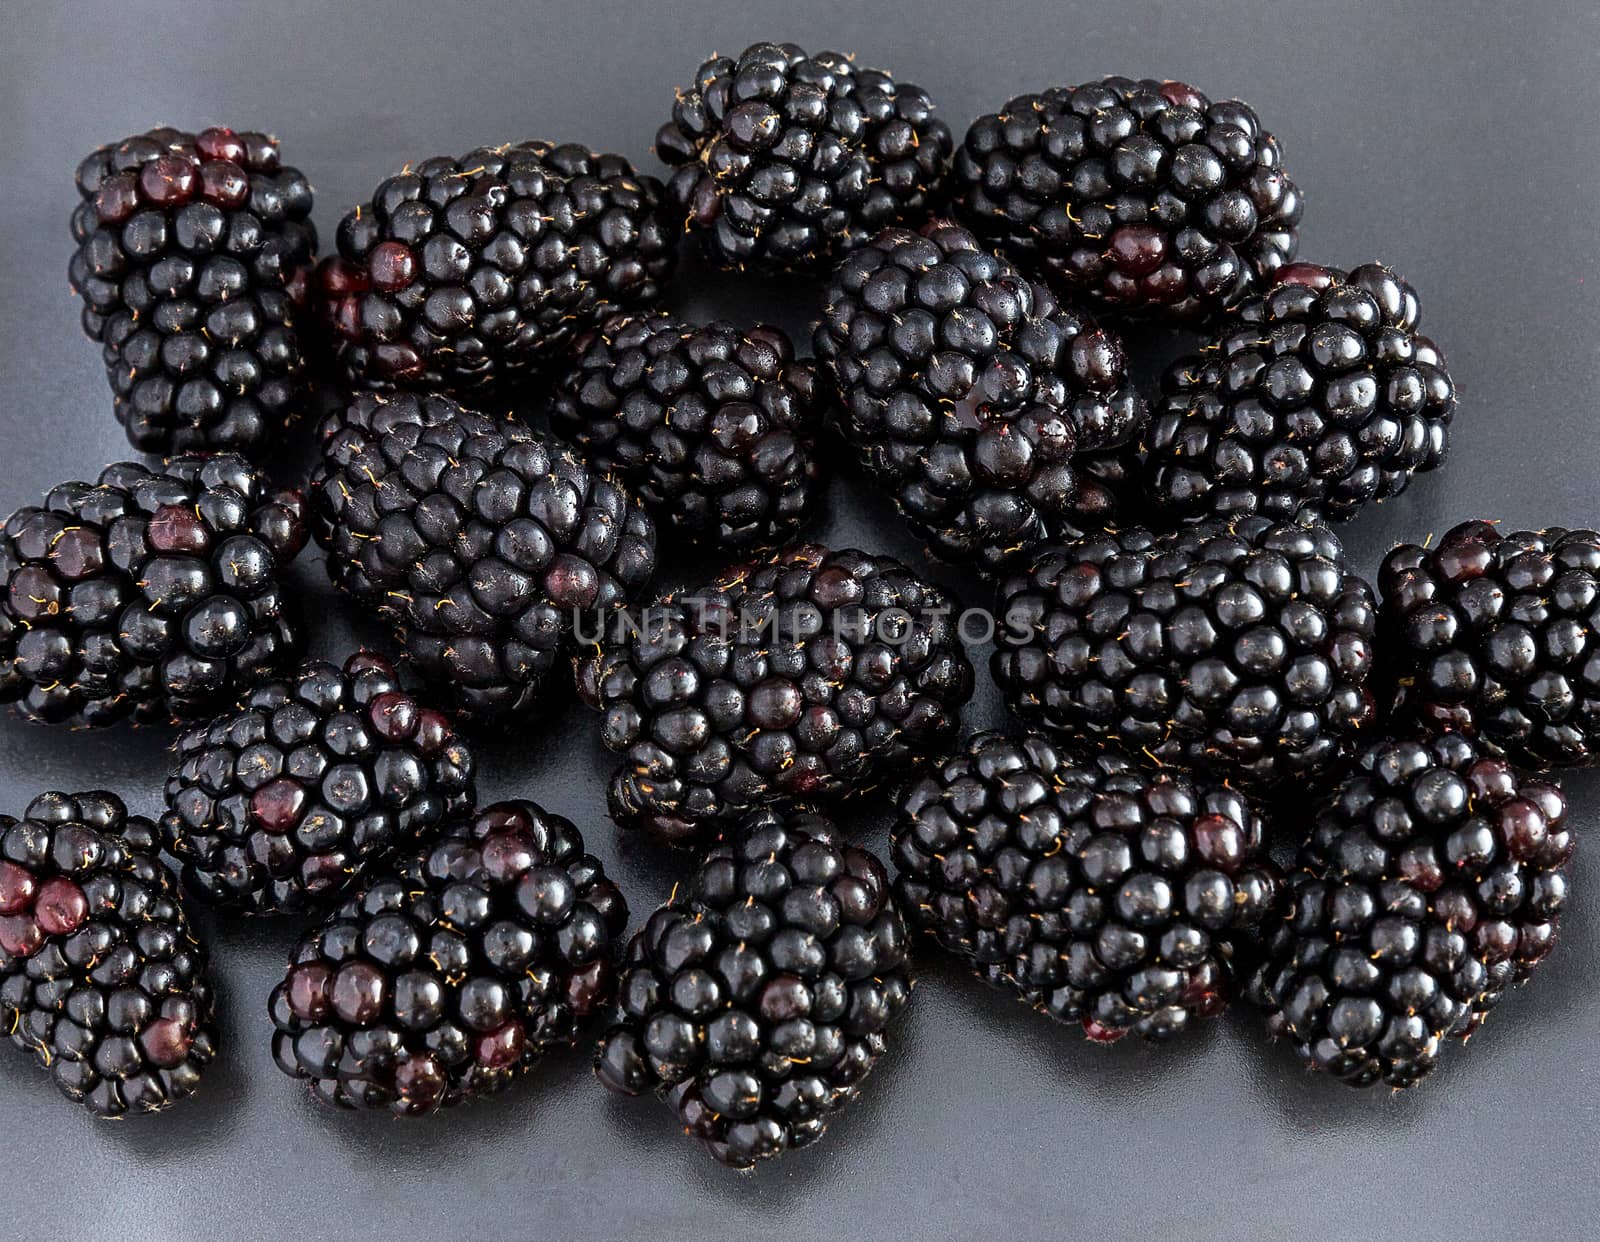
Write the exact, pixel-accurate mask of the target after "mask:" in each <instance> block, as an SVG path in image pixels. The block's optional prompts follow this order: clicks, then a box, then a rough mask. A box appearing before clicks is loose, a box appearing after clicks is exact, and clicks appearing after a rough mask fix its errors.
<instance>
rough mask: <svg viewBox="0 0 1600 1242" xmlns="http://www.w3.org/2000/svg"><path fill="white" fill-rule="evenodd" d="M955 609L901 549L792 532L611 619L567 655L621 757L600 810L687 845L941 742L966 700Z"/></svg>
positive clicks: (858, 784) (832, 795) (838, 788)
mask: <svg viewBox="0 0 1600 1242" xmlns="http://www.w3.org/2000/svg"><path fill="white" fill-rule="evenodd" d="M952 611H953V608H952V602H951V600H950V598H949V597H948V596H947V595H945V593H944V592H943V591H941V590H939V589H938V588H937V587H935V586H932V585H930V584H929V583H927V582H925V581H923V580H922V579H921V578H919V577H917V576H916V575H915V574H913V573H912V572H911V571H910V570H908V569H907V568H906V567H905V566H903V565H901V564H900V563H899V562H898V561H894V560H891V559H889V558H888V557H880V556H872V555H869V554H868V553H865V552H858V551H855V550H854V549H848V550H845V551H841V552H834V551H830V550H829V549H827V548H824V547H821V546H820V545H817V544H797V545H794V546H792V547H789V548H786V549H784V550H783V551H781V552H778V553H776V554H774V555H773V556H772V557H771V558H769V559H767V560H765V561H761V562H757V563H753V564H747V565H740V566H736V567H735V568H733V569H730V570H728V571H727V572H726V573H724V574H723V575H722V576H721V577H719V578H717V579H716V580H714V581H713V582H711V583H709V584H708V585H707V586H705V587H704V588H702V589H700V590H698V591H693V592H684V593H682V594H681V595H677V596H669V597H667V598H666V599H665V600H663V601H661V602H660V603H658V604H655V605H652V606H651V607H650V608H648V609H646V610H644V612H643V614H642V616H641V617H640V620H641V621H642V624H638V625H634V626H631V627H629V628H628V629H627V630H625V631H624V632H621V633H618V632H616V627H612V629H611V630H608V632H607V633H606V634H605V635H604V639H605V641H602V642H600V643H597V644H596V649H595V651H594V653H593V654H592V655H588V656H585V657H584V658H582V659H580V660H579V662H578V668H577V673H578V690H579V693H580V694H581V695H582V696H583V698H584V700H585V701H586V702H588V703H589V705H590V706H591V707H594V708H596V709H598V710H600V711H602V712H604V713H605V722H604V724H603V726H602V730H601V737H602V738H603V739H604V741H605V744H606V745H607V746H608V747H609V748H610V749H612V750H614V751H617V752H619V753H620V754H621V755H622V762H621V764H620V765H619V766H618V768H617V770H616V772H615V773H614V774H613V775H612V778H611V785H610V789H609V791H608V797H609V801H610V806H611V816H612V818H613V819H614V820H616V822H617V823H618V824H619V825H621V826H622V827H625V828H643V829H645V830H646V831H648V832H650V833H651V834H652V835H654V836H655V837H657V838H658V839H660V840H662V841H665V842H667V843H669V844H673V845H684V846H692V845H700V844H703V843H705V842H706V841H709V840H714V839H715V838H716V836H717V835H718V834H719V833H720V832H722V831H723V830H725V829H726V828H727V827H729V826H730V825H732V824H733V823H735V822H737V820H738V819H740V818H741V817H743V816H744V815H745V814H747V813H748V812H750V811H751V810H753V809H755V808H758V807H761V806H764V805H767V804H779V805H783V804H793V803H795V802H806V803H809V802H811V801H812V800H815V799H824V798H826V799H836V798H841V797H844V796H845V795H847V794H851V793H855V792H858V791H860V790H863V789H866V788H870V787H871V786H873V785H874V784H876V783H877V782H878V781H879V780H881V779H882V778H883V777H885V776H887V775H889V774H890V773H893V772H896V771H899V770H901V769H904V768H906V767H909V766H911V765H912V764H914V763H916V762H918V761H920V760H921V759H923V758H924V757H926V756H928V755H930V754H937V753H939V752H940V751H941V750H942V749H943V748H944V747H945V746H946V745H947V744H948V743H949V741H950V740H951V739H952V738H954V737H955V735H956V731H957V729H958V728H959V726H960V709H961V705H962V704H963V703H965V702H966V701H967V700H968V699H969V698H971V697H972V665H971V663H970V662H969V661H968V659H967V656H966V653H965V652H964V651H963V650H962V647H961V643H960V639H959V636H958V634H957V630H956V623H955V620H954V619H953V617H952V615H951V614H952Z"/></svg>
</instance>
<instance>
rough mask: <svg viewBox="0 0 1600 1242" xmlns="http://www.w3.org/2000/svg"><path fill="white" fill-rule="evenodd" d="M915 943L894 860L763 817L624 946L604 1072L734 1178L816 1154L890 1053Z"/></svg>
mask: <svg viewBox="0 0 1600 1242" xmlns="http://www.w3.org/2000/svg"><path fill="white" fill-rule="evenodd" d="M907 940H908V934H907V931H906V925H905V920H904V919H903V918H902V917H901V914H900V911H899V910H898V909H896V908H895V905H894V900H893V897H892V895H891V893H890V890H889V879H888V876H887V875H886V874H885V873H884V870H883V864H881V863H880V862H879V861H878V860H877V859H876V858H874V857H873V856H872V855H871V854H869V853H867V852H866V851H865V850H863V849H860V848H858V847H855V846H846V845H842V844H841V843H839V841H838V838H837V835H836V833H835V831H834V828H833V825H832V824H830V823H829V822H828V821H827V820H826V819H823V818H822V817H820V816H817V815H811V814H803V815H794V816H791V817H788V818H785V817H783V816H781V815H778V814H777V813H775V812H772V811H763V812H758V813H757V814H755V815H753V816H751V817H750V819H749V820H747V821H746V822H745V823H744V824H743V825H742V826H741V829H740V832H739V833H738V834H737V835H736V836H735V837H733V838H730V839H728V840H725V841H723V842H722V843H721V844H719V845H717V846H715V847H714V848H713V849H712V850H711V851H710V853H709V854H708V855H707V856H706V859H705V861H704V862H703V863H702V864H701V866H700V868H699V870H698V871H696V872H695V874H694V876H693V877H692V878H691V879H690V880H689V881H688V883H687V884H685V885H683V886H682V887H681V888H680V889H679V890H677V892H676V893H675V895H674V897H673V899H672V900H671V901H669V902H668V903H667V904H666V905H664V906H662V907H661V908H660V909H658V910H657V911H656V912H655V913H654V914H653V915H651V916H650V920H649V921H648V922H647V923H646V924H645V926H644V929H643V930H642V931H641V932H639V933H638V935H636V936H635V937H634V938H633V941H632V942H631V943H630V945H629V946H628V952H627V959H626V962H625V964H624V966H623V968H622V974H621V979H620V981H619V983H618V987H617V1003H616V1007H615V1009H614V1011H613V1013H612V1016H611V1022H610V1029H609V1030H608V1031H607V1033H606V1035H605V1038H604V1039H603V1040H602V1041H601V1043H600V1049H599V1054H598V1056H597V1057H596V1061H595V1073H596V1074H597V1075H598V1077H599V1079H600V1081H601V1082H602V1083H603V1084H604V1085H605V1086H607V1087H608V1088H610V1089H611V1090H612V1091H616V1092H618V1093H620V1094H623V1095H640V1094H643V1093H644V1092H646V1091H654V1092H656V1093H657V1094H659V1095H660V1096H662V1097H663V1098H664V1099H665V1100H666V1101H667V1102H668V1103H669V1104H670V1105H671V1106H672V1107H673V1108H674V1109H675V1110H676V1111H677V1113H678V1116H679V1117H680V1118H681V1119H682V1121H683V1125H684V1129H685V1131H686V1132H687V1133H688V1134H689V1135H690V1136H691V1137H693V1138H696V1139H699V1140H700V1142H701V1143H702V1144H703V1145H704V1146H705V1148H706V1150H707V1151H708V1152H710V1154H711V1155H712V1156H713V1157H715V1158H716V1159H717V1160H719V1161H721V1162H722V1163H723V1164H727V1165H731V1166H733V1167H734V1168H749V1167H750V1166H752V1165H754V1164H755V1163H756V1162H757V1161H760V1160H765V1159H770V1158H771V1157H773V1156H777V1155H780V1154H781V1153H783V1152H784V1151H787V1150H789V1149H791V1148H795V1147H804V1146H806V1145H808V1144H810V1143H813V1142H815V1141H816V1140H817V1139H819V1138H821V1137H822V1134H823V1131H824V1130H825V1129H826V1127H827V1123H828V1118H829V1116H830V1114H832V1113H834V1112H836V1111H837V1110H838V1109H839V1108H841V1107H843V1106H844V1105H845V1104H846V1103H848V1102H849V1101H850V1100H851V1099H853V1098H855V1096H856V1095H857V1093H858V1092H859V1091H860V1088H861V1081H862V1079H864V1078H865V1077H866V1076H867V1074H868V1073H869V1072H870V1071H871V1070H872V1069H873V1067H874V1066H875V1065H876V1064H877V1062H878V1059H879V1057H881V1056H882V1055H883V1052H884V1050H885V1048H886V1047H887V1031H888V1027H889V1025H890V1024H891V1023H892V1022H893V1021H894V1019H895V1018H896V1017H897V1016H898V1014H899V1013H900V1011H901V1010H902V1009H903V1008H904V1006H905V1003H906V1000H907V998H908V997H909V995H910V991H911V979H910V977H909V976H908V974H907V972H906V948H907Z"/></svg>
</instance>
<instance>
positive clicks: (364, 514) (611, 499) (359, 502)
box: [311, 393, 656, 715]
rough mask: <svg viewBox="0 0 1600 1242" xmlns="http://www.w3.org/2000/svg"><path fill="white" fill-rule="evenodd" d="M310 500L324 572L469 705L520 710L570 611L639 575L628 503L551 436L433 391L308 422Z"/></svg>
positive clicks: (643, 570) (646, 567) (492, 711)
mask: <svg viewBox="0 0 1600 1242" xmlns="http://www.w3.org/2000/svg"><path fill="white" fill-rule="evenodd" d="M311 500H312V514H313V517H314V518H315V522H314V530H313V533H314V534H315V536H316V538H317V541H318V542H319V543H320V544H321V545H322V546H323V547H325V548H326V549H327V550H328V553H329V556H328V573H329V575H330V576H331V577H332V578H333V581H334V582H335V584H337V585H338V586H339V587H341V588H342V589H344V590H345V591H347V592H349V593H350V595H352V596H353V597H354V598H355V599H357V600H358V601H360V602H361V603H362V604H365V605H366V606H368V607H370V608H373V609H375V610H377V611H378V612H379V613H380V614H381V615H382V616H383V617H385V618H386V619H387V620H388V621H389V622H390V623H391V624H392V625H393V626H394V628H395V631H396V634H397V636H398V637H399V638H400V639H401V640H402V641H403V642H404V643H405V645H406V650H407V651H408V652H409V653H410V654H411V656H412V657H413V658H414V659H415V662H416V664H417V666H418V667H419V669H420V670H421V671H422V673H423V675H424V676H425V677H426V678H428V680H429V681H430V682H432V683H433V684H435V685H437V686H438V687H439V688H440V690H441V691H444V690H448V692H449V693H450V694H451V695H452V696H453V698H454V700H455V702H456V703H457V704H458V705H459V706H460V707H462V708H463V709H465V710H467V711H470V712H473V713H476V714H481V715H503V714H506V713H511V712H519V711H524V710H527V709H528V708H530V707H532V706H534V705H535V704H536V703H537V702H539V700H540V696H541V692H542V691H545V690H547V689H548V679H549V677H550V674H551V673H552V671H554V670H555V669H556V668H557V666H558V664H561V665H562V666H563V667H564V659H563V658H564V657H565V656H567V655H569V654H571V652H572V651H573V650H574V648H575V646H576V643H575V642H574V638H573V628H574V625H575V624H576V622H577V621H578V620H579V619H582V618H584V617H589V618H593V617H596V616H604V615H606V614H607V613H609V612H610V611H611V610H613V609H615V608H617V607H620V606H621V605H624V604H626V603H627V602H629V601H630V600H631V599H633V598H634V597H635V596H636V595H637V594H638V593H639V592H640V591H642V590H643V589H644V587H645V586H646V584H648V582H649V581H650V577H651V575H652V574H653V573H654V572H655V564H656V560H655V526H654V524H653V523H652V522H651V520H650V517H649V515H648V514H647V513H646V512H645V511H644V509H643V507H642V506H641V505H640V504H639V502H638V501H636V500H634V499H632V498H631V497H630V496H629V495H628V494H627V493H626V492H625V491H623V490H622V488H620V487H618V486H617V485H616V484H615V483H613V482H612V481H611V479H610V478H609V477H608V476H607V475H604V474H601V473H599V472H597V471H594V470H591V469H590V468H589V467H588V466H587V465H586V464H585V463H584V462H583V461H582V459H580V458H579V457H578V456H577V454H575V453H574V452H573V451H572V450H571V449H569V448H567V447H566V446H564V445H561V444H558V443H556V442H555V441H554V440H551V439H548V438H545V437H543V436H539V435H535V434H534V433H533V432H530V431H528V430H527V429H526V428H524V427H522V426H521V425H520V424H518V423H514V422H510V421H508V420H505V419H500V420H496V419H492V418H489V417H486V416H485V415H482V414H478V413H476V412H474V411H472V410H468V409H464V408H462V407H461V406H459V405H457V404H456V403H455V402H454V401H451V400H450V399H449V398H447V397H440V396H423V395H418V394H411V393H397V394H393V395H390V396H383V395H379V394H373V393H366V394H360V395H358V396H357V397H356V399H355V400H354V402H353V403H352V404H351V405H350V407H349V408H348V409H347V410H345V411H343V412H342V413H338V414H335V415H333V416H332V417H331V418H329V420H328V421H327V422H326V423H325V424H324V426H323V428H322V464H321V466H320V467H319V468H318V470H317V471H316V473H315V474H314V475H313V476H312V479H311Z"/></svg>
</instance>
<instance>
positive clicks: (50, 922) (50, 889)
mask: <svg viewBox="0 0 1600 1242" xmlns="http://www.w3.org/2000/svg"><path fill="white" fill-rule="evenodd" d="M160 853H161V844H160V838H159V837H158V836H157V834H156V831H155V825H154V824H152V823H151V822H150V821H149V820H148V819H143V818H141V817H139V816H129V815H128V813H127V809H126V808H125V807H124V806H123V805H122V802H121V801H120V800H119V799H118V798H117V797H116V796H115V795H113V794H109V793H103V792H95V793H80V794H64V793H47V794H42V795H40V796H39V797H38V798H36V799H34V801H33V803H32V805H30V806H29V807H28V809H27V810H26V811H25V812H23V817H22V819H21V820H16V819H13V818H12V817H11V816H9V815H6V816H0V1031H4V1032H5V1033H6V1034H9V1035H10V1036H11V1042H12V1043H14V1044H15V1045H16V1046H17V1047H19V1048H21V1049H23V1050H24V1051H27V1052H32V1053H33V1054H34V1057H35V1058H36V1059H37V1060H38V1063H39V1065H40V1066H41V1067H42V1068H43V1069H46V1070H48V1071H49V1072H50V1075H51V1077H53V1078H54V1079H55V1083H56V1086H58V1087H59V1088H60V1089H61V1091H62V1092H63V1093H64V1094H65V1095H66V1096H67V1097H68V1098H69V1099H71V1100H75V1101H76V1102H77V1103H79V1104H82V1105H83V1106H84V1107H85V1108H87V1109H88V1110H89V1111H90V1112H91V1113H93V1114H95V1115H96V1116H99V1117H128V1116H135V1115H138V1114H141V1113H153V1112H157V1111H159V1110H160V1109H163V1108H166V1107H168V1106H169V1105H171V1104H175V1103H177V1102H178V1101H179V1100H181V1099H183V1098H185V1097H186V1096H189V1095H192V1094H193V1093H194V1091H195V1089H196V1088H197V1087H198V1086H199V1085H200V1076H201V1074H202V1073H203V1072H204V1070H205V1068H206V1066H207V1065H209V1064H210V1063H211V1061H212V1059H213V1058H214V1057H215V1056H216V1050H217V1049H216V1030H215V1028H214V1026H213V1023H212V992H211V983H210V980H209V978H208V975H207V963H206V951H205V949H204V947H202V946H201V944H200V943H199V942H198V941H197V940H196V939H195V938H194V934H193V932H192V931H191V930H190V927H189V920H188V918H187V916H186V915H185V913H184V910H183V906H182V905H181V904H180V901H179V896H178V886H177V883H176V882H175V881H174V880H173V878H172V873H171V872H169V871H168V870H167V868H166V866H165V865H164V864H163V863H162V862H161V860H160Z"/></svg>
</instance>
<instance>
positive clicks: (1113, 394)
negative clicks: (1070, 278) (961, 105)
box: [816, 222, 1147, 570]
mask: <svg viewBox="0 0 1600 1242" xmlns="http://www.w3.org/2000/svg"><path fill="white" fill-rule="evenodd" d="M816 352H817V357H818V358H819V359H820V360H822V362H823V363H824V364H825V365H826V367H827V368H828V372H829V374H830V376H831V378H832V380H833V383H834V385H835V386H836V388H837V389H838V392H839V396H840V400H841V404H842V407H843V412H844V413H843V418H842V419H841V427H842V429H843V431H844V435H845V438H846V439H847V440H849V441H850V443H851V444H852V445H853V446H854V448H855V449H856V452H857V453H858V454H859V455H860V457H861V460H862V462H863V464H865V465H866V467H867V468H868V470H869V471H870V472H871V473H872V474H873V476H874V477H875V478H876V479H877V480H878V481H879V482H881V483H882V485H883V486H884V487H885V488H886V489H887V490H888V491H889V492H890V494H891V495H893V496H894V498H895V501H896V503H897V504H898V505H899V508H900V512H901V513H902V514H904V516H905V517H906V518H907V519H908V520H909V521H910V523H911V525H912V528H913V529H914V530H915V531H916V532H917V534H918V535H919V536H920V537H922V538H924V539H927V540H928V541H929V542H930V543H931V544H932V545H933V548H934V551H935V552H937V553H938V555H940V556H942V557H944V558H945V559H947V560H953V561H970V562H976V563H977V564H978V565H979V566H980V567H981V568H983V569H985V570H995V569H997V568H998V567H999V566H1000V565H1001V564H1002V563H1003V562H1004V561H1005V560H1006V559H1007V558H1009V557H1011V556H1014V555H1016V554H1017V553H1018V552H1021V551H1025V550H1026V549H1027V548H1029V547H1031V546H1032V545H1033V544H1035V543H1037V542H1038V541H1039V540H1040V539H1042V538H1044V537H1045V535H1046V532H1047V528H1048V527H1049V526H1050V525H1051V524H1052V523H1053V522H1054V521H1055V520H1057V519H1060V518H1063V517H1066V516H1068V515H1070V514H1071V513H1072V512H1073V504H1074V501H1075V499H1076V498H1077V495H1078V491H1079V483H1078V472H1077V470H1076V469H1075V464H1074V463H1075V462H1076V463H1083V462H1085V461H1087V460H1090V458H1091V456H1092V455H1105V454H1109V453H1113V452H1114V451H1115V450H1116V449H1117V448H1118V447H1120V446H1123V445H1127V444H1129V443H1130V442H1132V441H1133V440H1134V439H1135V438H1136V437H1137V435H1138V433H1139V431H1140V430H1141V429H1142V428H1143V426H1144V422H1145V419H1146V416H1147V411H1146V409H1145V404H1144V399H1143V398H1142V397H1140V396H1139V393H1138V391H1137V389H1135V388H1134V386H1133V385H1132V384H1131V383H1130V382H1129V381H1128V375H1127V359H1126V357H1125V355H1124V352H1123V348H1122V342H1121V341H1120V340H1119V339H1118V338H1117V337H1116V336H1114V335H1113V334H1111V333H1109V332H1107V331H1105V330H1104V329H1103V328H1100V327H1099V326H1097V325H1096V324H1095V322H1094V321H1093V320H1092V319H1090V318H1089V317H1088V316H1087V315H1084V314H1082V313H1081V312H1079V311H1077V310H1074V309H1072V308H1070V307H1067V306H1064V305H1062V304H1061V303H1059V302H1057V301H1056V299H1055V296H1054V295H1053V294H1052V293H1051V292H1050V291H1049V290H1048V289H1047V288H1045V286H1043V285H1040V284H1035V283H1034V282H1032V281H1030V280H1028V279H1026V278H1025V277H1023V276H1022V275H1020V274H1019V273H1018V272H1017V270H1016V269H1015V268H1014V267H1012V266H1011V264H1010V263H1008V262H1006V261H1005V260H1004V259H1000V258H997V257H995V256H994V255H993V254H990V253H989V252H988V251H987V250H986V249H984V248H983V246H982V244H981V243H980V242H979V241H978V239H977V238H976V237H974V236H973V235H972V234H971V233H969V232H967V231H966V230H965V229H962V228H958V227H956V226H955V225H952V224H948V223H944V222H934V223H932V224H930V225H928V226H927V227H926V228H925V229H924V230H923V231H922V233H920V234H918V233H912V232H909V231H906V230H902V229H895V230H888V231H885V232H884V233H882V234H880V235H879V236H878V237H877V238H876V239H875V240H873V242H872V243H871V244H870V245H867V246H863V247H862V248H861V249H859V250H857V251H855V253H853V254H851V255H850V256H849V257H848V258H846V259H845V260H844V262H843V263H841V264H840V266H839V268H838V270H837V271H836V272H835V273H834V275H833V278H832V280H831V281H830V283H829V285H828V289H827V293H826V295H825V298H824V303H823V313H822V319H821V321H820V322H819V323H818V324H817V328H816ZM1091 473H1092V471H1091Z"/></svg>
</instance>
